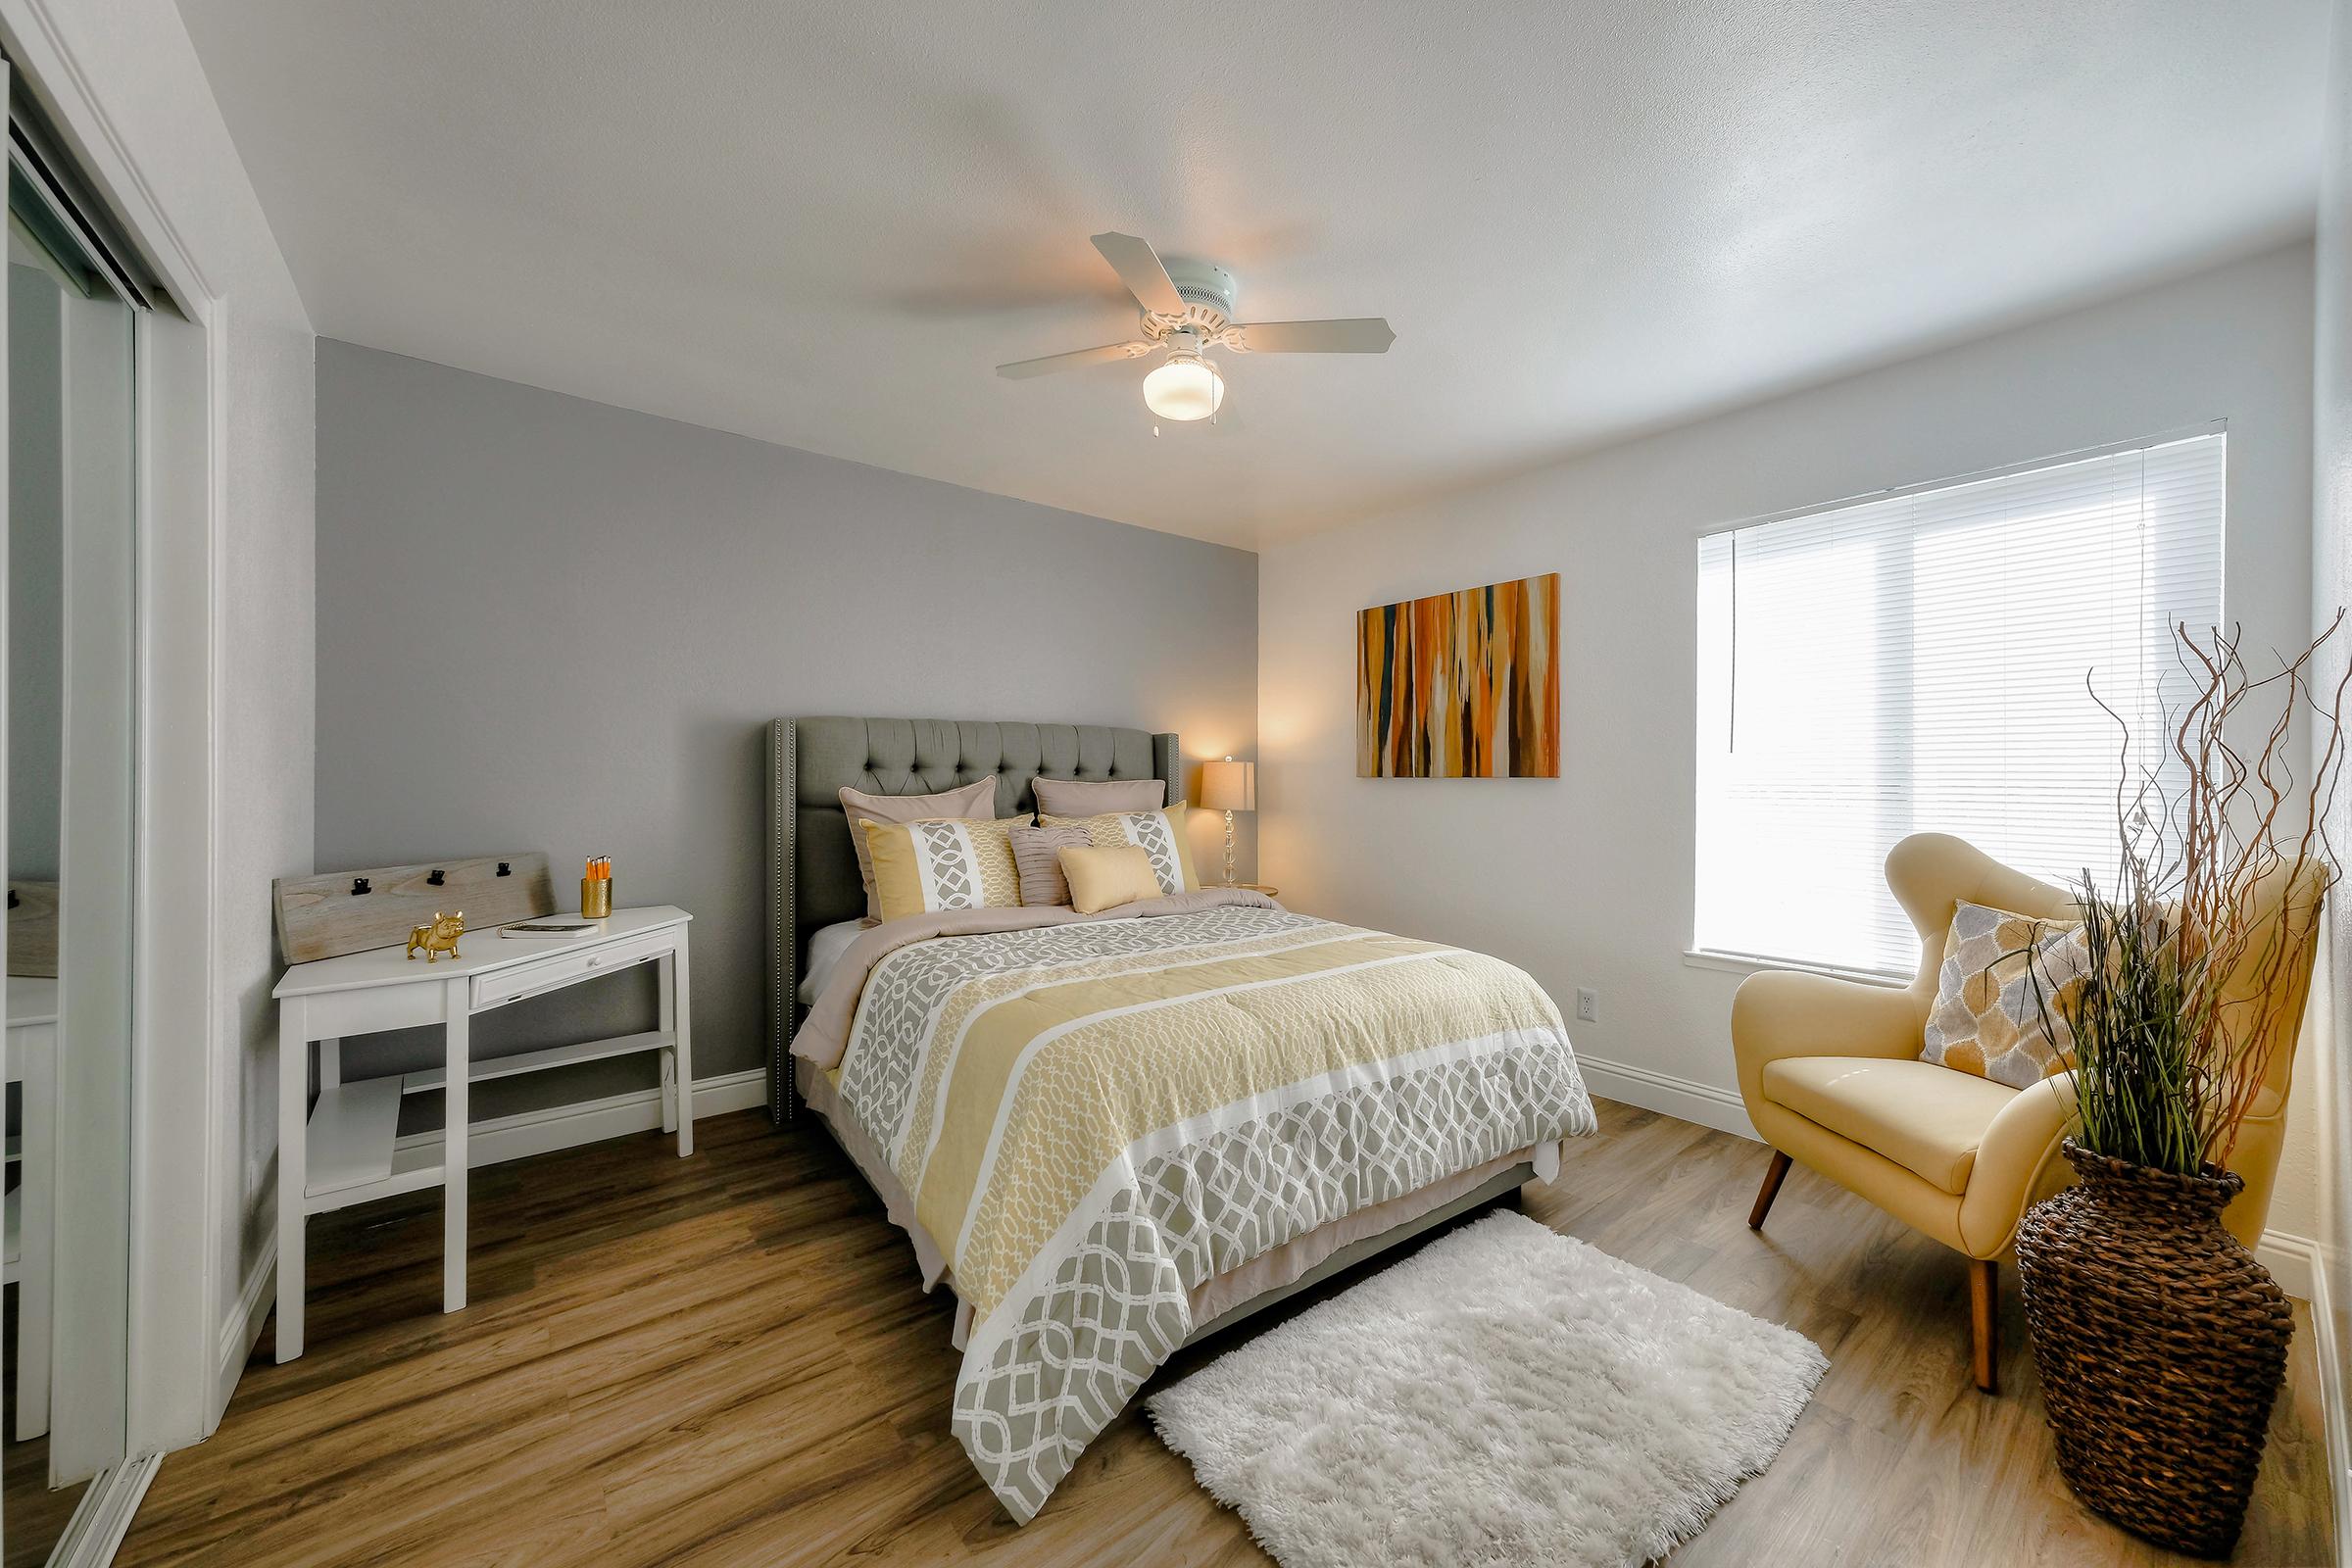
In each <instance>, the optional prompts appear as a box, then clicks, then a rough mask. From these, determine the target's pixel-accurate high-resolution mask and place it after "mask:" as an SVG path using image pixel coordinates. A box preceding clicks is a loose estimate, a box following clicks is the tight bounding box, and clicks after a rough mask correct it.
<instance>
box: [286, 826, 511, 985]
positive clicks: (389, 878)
mask: <svg viewBox="0 0 2352 1568" xmlns="http://www.w3.org/2000/svg"><path fill="white" fill-rule="evenodd" d="M270 900H271V902H272V903H273V904H274V905H275V906H276V911H277V951H278V956H280V957H282V958H284V959H285V960H286V962H288V963H308V962H310V961H311V960H312V959H314V958H333V957H339V956H342V955H343V954H346V953H363V952H365V951H367V950H368V949H369V948H394V947H398V946H400V945H401V944H402V943H404V942H406V941H408V940H409V933H410V932H411V931H413V930H415V929H416V928H417V927H418V926H420V925H423V924H426V923H427V922H428V921H430V920H431V919H432V917H433V916H434V915H435V914H455V913H457V912H458V911H459V910H460V909H463V910H465V911H466V930H468V931H482V932H487V931H488V930H489V929H490V928H491V927H492V926H497V925H511V924H513V923H514V922H515V921H516V920H536V919H538V918H540V917H541V916H542V915H549V914H553V913H555V912H556V890H555V883H554V882H553V881H552V880H551V879H550V878H549V876H548V870H547V856H546V855H545V853H543V852H541V851H539V850H524V851H521V852H519V853H513V854H507V855H483V856H476V857H473V858H469V859H463V860H426V861H422V862H420V863H418V864H416V865H371V866H363V867H362V868H360V869H359V870H356V871H331V872H321V873H320V874H319V875H317V876H296V877H279V878H277V879H276V880H275V881H273V882H271V883H270Z"/></svg>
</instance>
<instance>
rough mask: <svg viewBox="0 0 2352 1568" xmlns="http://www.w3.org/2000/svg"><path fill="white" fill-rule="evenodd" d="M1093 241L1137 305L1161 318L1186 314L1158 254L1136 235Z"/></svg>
mask: <svg viewBox="0 0 2352 1568" xmlns="http://www.w3.org/2000/svg"><path fill="white" fill-rule="evenodd" d="M1094 238H1095V249H1097V250H1099V251H1101V252H1102V253H1103V260H1104V261H1106V262H1108V263H1109V264H1110V270H1112V271H1114V272H1116V273H1118V274H1119V281H1120V282H1122V283H1124V284H1126V285H1127V292H1128V293H1130V294H1132V295H1134V296H1135V298H1136V303H1138V304H1140V305H1141V306H1143V308H1144V309H1145V310H1147V311H1155V312H1157V313H1158V314H1159V315H1161V316H1182V315H1183V314H1184V296H1183V295H1181V294H1179V293H1177V292H1176V285H1175V284H1174V283H1172V282H1170V281H1169V280H1168V270H1167V269H1166V268H1165V267H1163V266H1161V265H1160V260H1159V252H1157V251H1155V250H1153V249H1152V247H1151V246H1150V245H1149V244H1147V243H1146V242H1144V241H1143V240H1140V239H1137V238H1136V237H1135V236H1134V235H1133V234H1097V235H1096V236H1095V237H1094Z"/></svg>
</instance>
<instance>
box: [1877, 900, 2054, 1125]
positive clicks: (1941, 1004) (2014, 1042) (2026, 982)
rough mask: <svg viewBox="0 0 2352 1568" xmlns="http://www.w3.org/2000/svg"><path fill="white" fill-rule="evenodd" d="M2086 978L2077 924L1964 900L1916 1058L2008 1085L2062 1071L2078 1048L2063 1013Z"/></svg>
mask: <svg viewBox="0 0 2352 1568" xmlns="http://www.w3.org/2000/svg"><path fill="white" fill-rule="evenodd" d="M2089 972H2090V946H2089V944H2088V943H2087V942H2086V941H2084V940H2083V936H2082V922H2081V921H2080V920H2072V921H2070V920H2043V919H2036V918H2035V917H2034V916H2033V915H2029V914H2013V913H2011V912H2010V911H2009V910H2007V909H1995V908H1990V907H1986V906H1985V905H1982V904H1970V903H1968V902H1966V901H1965V900H1963V901H1962V902H1961V904H1960V907H1958V908H1957V909H1955V910H1954V911H1953V913H1952V930H1951V934H1950V935H1949V936H1947V937H1945V938H1944V942H1943V966H1942V968H1940V969H1938V970H1937V971H1936V1005H1935V1006H1934V1007H1933V1008H1932V1009H1931V1010H1930V1011H1929V1013H1928V1030H1927V1042H1926V1049H1925V1050H1923V1051H1921V1052H1920V1054H1919V1059H1920V1060H1922V1061H1933V1062H1936V1063H1938V1064H1939V1065H1941V1066H1945V1067H1950V1068H1953V1069H1954V1070H1956V1071H1959V1072H1965V1073H1973V1074H1975V1075H1976V1076H1977V1077H1979V1078H1989V1079H1991V1080H1992V1081H1993V1082H1994V1083H1996V1084H2007V1085H2008V1086H2009V1087H2010V1088H2012V1089H2031V1088H2032V1087H2033V1086H2034V1085H2035V1084H2037V1083H2039V1082H2041V1081H2042V1080H2043V1079H2044V1078H2047V1077H2049V1076H2050V1075H2051V1074H2052V1073H2059V1072H2064V1071H2066V1070H2067V1069H2068V1068H2069V1067H2072V1066H2073V1065H2074V1050H2075V1032H2074V1030H2073V1028H2072V1027H2070V1026H2069V1024H2068V1022H2067V1016H2066V1015H2067V1011H2068V1010H2069V1009H2070V1008H2071V1007H2072V1005H2073V1004H2074V998H2075V994H2076V993H2077V992H2078V991H2080V990H2082V980H2083V977H2084V976H2085V975H2087V974H2088V973H2089ZM2045 1013H2046V1016H2045Z"/></svg>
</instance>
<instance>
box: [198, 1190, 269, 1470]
mask: <svg viewBox="0 0 2352 1568" xmlns="http://www.w3.org/2000/svg"><path fill="white" fill-rule="evenodd" d="M276 1295H277V1235H276V1232H275V1229H274V1227H273V1228H272V1230H271V1233H270V1236H269V1237H267V1238H266V1239H265V1240H264V1241H263V1243H262V1251H261V1255H260V1256H259V1257H256V1258H255V1259H254V1260H253V1267H252V1269H251V1270H250V1271H249V1272H248V1273H247V1274H246V1276H245V1287H244V1289H242V1290H240V1291H239V1292H237V1304H236V1305H235V1306H233V1307H231V1308H229V1313H228V1318H227V1320H226V1321H224V1322H223V1323H222V1324H221V1343H220V1344H219V1345H217V1346H215V1347H214V1350H213V1355H214V1360H213V1402H212V1405H211V1407H210V1408H209V1409H207V1410H206V1411H205V1413H204V1435H205V1436H206V1437H208V1438H209V1437H211V1436H212V1435H213V1434H214V1433H215V1432H217V1431H219V1430H220V1427H221V1417H222V1416H223V1415H225V1414H227V1413H228V1401H229V1400H230V1399H231V1398H232V1397H235V1395H236V1392H237V1380H238V1379H239V1378H241V1377H243V1376H244V1375H245V1363H246V1362H248V1361H250V1360H252V1359H253V1348H254V1346H255V1345H256V1344H258V1343H259V1342H260V1340H261V1337H262V1326H263V1325H264V1324H265V1323H267V1322H269V1320H270V1305H271V1304H272V1303H273V1301H274V1299H275V1298H276Z"/></svg>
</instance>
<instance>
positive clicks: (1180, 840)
mask: <svg viewBox="0 0 2352 1568" xmlns="http://www.w3.org/2000/svg"><path fill="white" fill-rule="evenodd" d="M1185 811H1186V806H1185V803H1184V802H1182V801H1178V802H1177V803H1176V804H1175V805H1174V806H1171V807H1168V808H1167V809H1164V810H1158V811H1106V812H1104V813H1103V814H1102V815H1100V816H1040V817H1039V818H1038V820H1039V821H1040V822H1041V823H1043V824H1044V825H1045V826H1047V827H1074V828H1077V829H1079V830H1080V831H1081V832H1083V833H1085V834H1086V841H1087V842H1088V843H1089V844H1092V845H1096V846H1098V847H1100V848H1103V849H1114V848H1116V847H1117V846H1119V845H1122V844H1133V845H1135V846H1137V847H1138V848H1140V849H1141V850H1143V852H1144V853H1145V854H1147V855H1149V856H1151V857H1152V876H1153V877H1154V878H1155V879H1156V880H1157V881H1158V883H1159V891H1160V892H1162V893H1189V892H1191V891H1193V890H1194V889H1196V888H1198V887H1200V886H1201V877H1200V873H1198V872H1197V871H1195V870H1194V869H1193V847H1192V844H1191V842H1190V841H1189V840H1188V839H1187V838H1186V836H1185V831H1184V820H1185Z"/></svg>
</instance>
